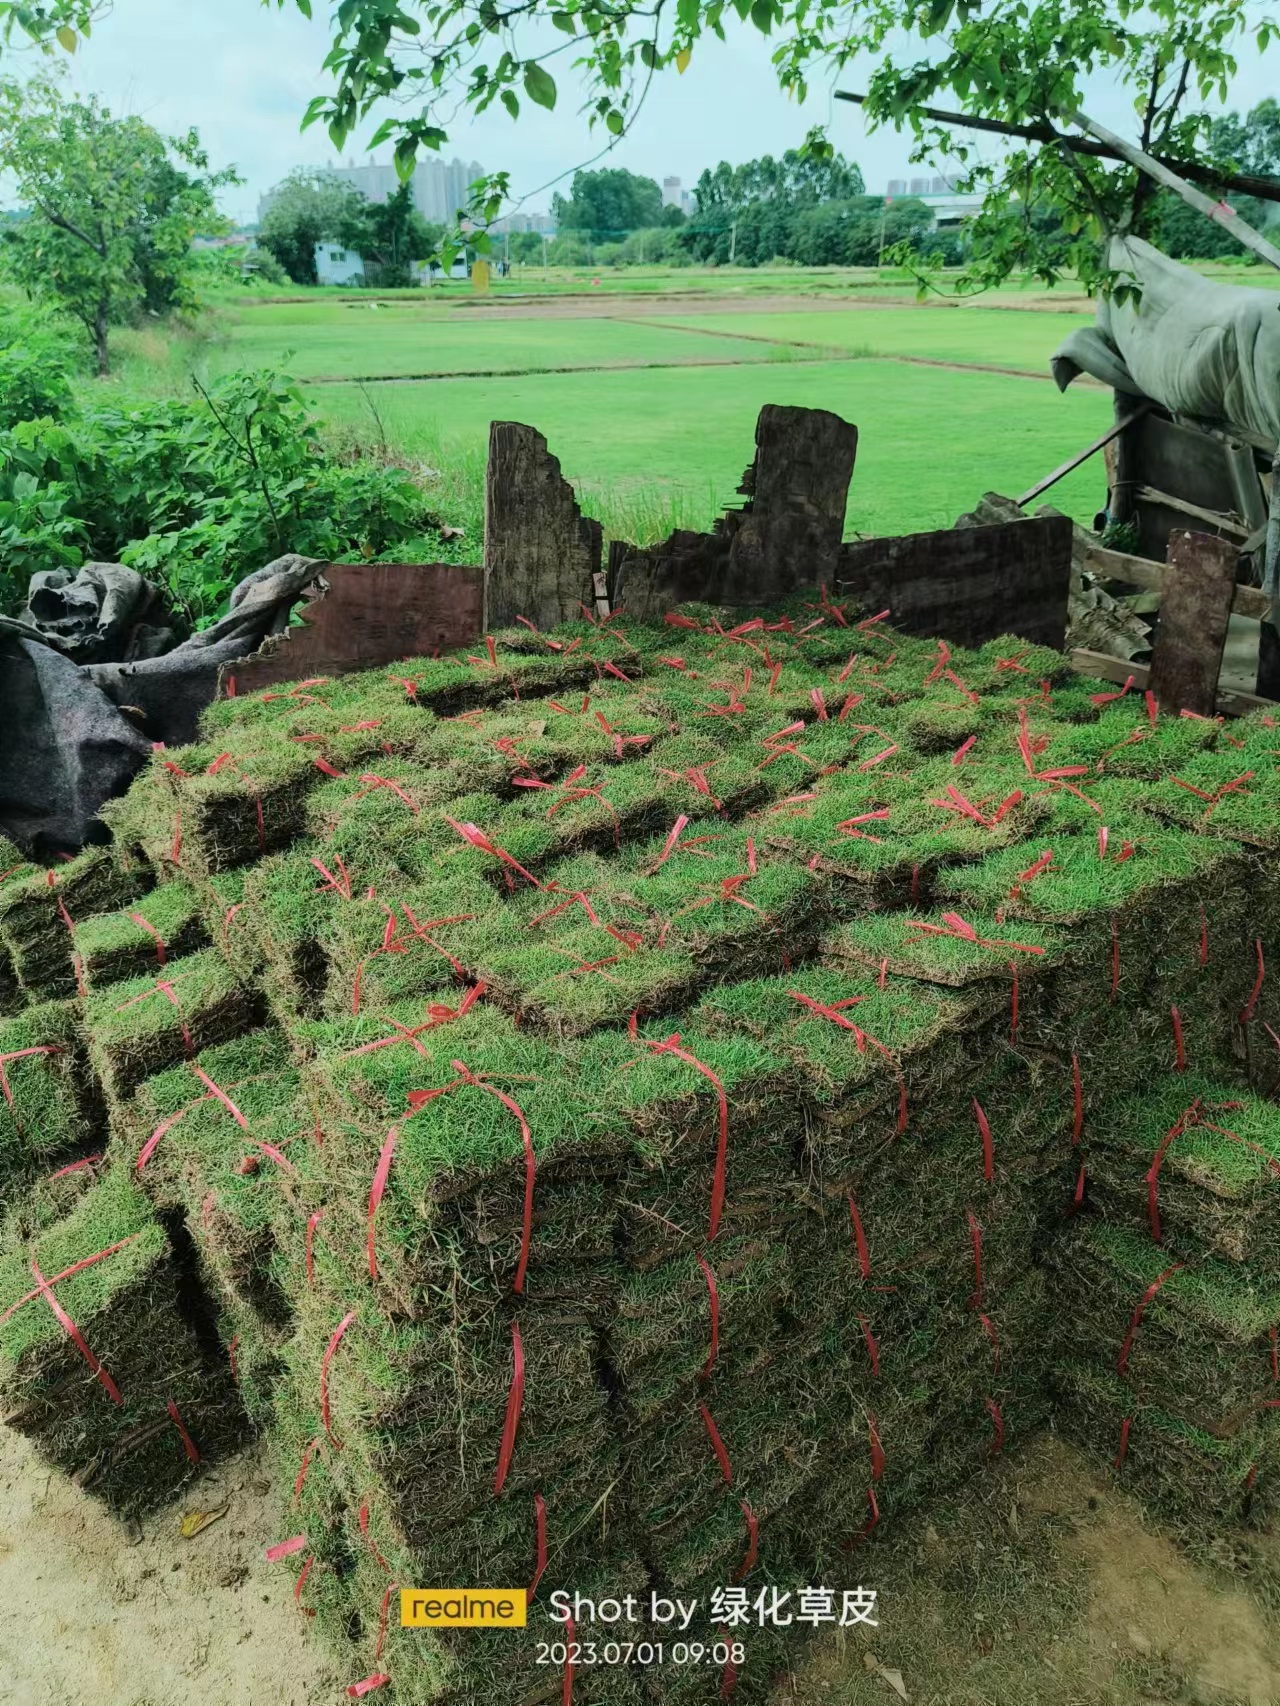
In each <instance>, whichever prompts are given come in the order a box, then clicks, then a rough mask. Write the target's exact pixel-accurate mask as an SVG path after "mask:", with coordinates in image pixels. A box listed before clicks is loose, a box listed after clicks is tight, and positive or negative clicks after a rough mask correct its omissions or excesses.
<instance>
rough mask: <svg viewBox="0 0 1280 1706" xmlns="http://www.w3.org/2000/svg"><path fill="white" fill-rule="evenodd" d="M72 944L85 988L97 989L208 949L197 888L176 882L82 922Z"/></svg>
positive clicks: (165, 884)
mask: <svg viewBox="0 0 1280 1706" xmlns="http://www.w3.org/2000/svg"><path fill="white" fill-rule="evenodd" d="M71 944H72V950H73V952H74V953H75V955H76V957H77V959H78V960H79V963H80V973H81V976H82V978H83V980H84V983H85V985H86V986H87V987H88V988H89V989H101V988H102V987H103V986H104V985H106V984H110V983H120V982H122V981H124V980H126V979H128V978H136V977H141V976H142V975H143V974H144V973H145V972H146V971H147V970H148V969H149V968H150V967H152V966H155V967H157V968H162V967H163V966H165V965H166V964H167V963H168V961H169V960H170V959H177V958H180V957H181V956H182V955H183V954H190V953H194V952H196V950H197V949H199V948H204V947H207V946H208V944H209V932H208V929H207V927H206V924H205V920H204V918H203V917H202V915H201V909H200V905H199V900H198V897H197V895H196V891H195V889H194V888H193V887H192V886H191V885H190V884H188V883H184V882H180V881H174V882H168V883H161V884H160V885H159V887H158V888H155V889H153V890H152V891H151V893H150V894H149V895H144V896H143V897H142V899H141V900H139V901H138V902H137V904H136V906H134V907H132V908H129V909H128V910H121V911H119V912H108V913H99V914H97V915H96V916H94V917H91V918H85V919H82V920H81V921H80V922H79V923H78V924H77V925H76V927H75V929H74V930H73V931H72V933H71ZM159 975H162V973H161V971H160V970H159V969H158V970H157V976H159Z"/></svg>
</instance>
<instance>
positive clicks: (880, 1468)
mask: <svg viewBox="0 0 1280 1706" xmlns="http://www.w3.org/2000/svg"><path fill="white" fill-rule="evenodd" d="M867 1443H868V1445H870V1447H871V1480H872V1483H873V1484H874V1483H875V1482H876V1481H879V1480H880V1479H881V1478H882V1477H883V1475H884V1447H883V1445H881V1443H880V1429H879V1428H878V1427H877V1426H876V1418H875V1416H874V1415H873V1413H872V1412H871V1411H870V1410H868V1411H867Z"/></svg>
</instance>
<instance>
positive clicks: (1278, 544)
mask: <svg viewBox="0 0 1280 1706" xmlns="http://www.w3.org/2000/svg"><path fill="white" fill-rule="evenodd" d="M1264 564H1265V566H1264V568H1263V571H1262V590H1263V593H1264V594H1265V595H1266V597H1268V598H1269V599H1270V600H1271V616H1270V618H1269V619H1268V620H1267V621H1264V622H1263V623H1262V625H1261V627H1260V629H1259V631H1258V680H1257V683H1256V686H1257V690H1258V692H1259V693H1260V694H1261V695H1262V697H1263V698H1264V699H1280V628H1277V626H1276V621H1277V613H1280V450H1278V451H1277V452H1276V456H1275V460H1274V461H1273V462H1272V464H1271V503H1270V511H1269V515H1268V519H1267V546H1266V557H1265V559H1264Z"/></svg>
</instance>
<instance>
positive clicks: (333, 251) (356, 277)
mask: <svg viewBox="0 0 1280 1706" xmlns="http://www.w3.org/2000/svg"><path fill="white" fill-rule="evenodd" d="M363 278H364V257H363V256H362V255H357V254H356V252H355V250H354V249H342V248H339V246H338V245H337V244H336V243H317V244H316V282H317V284H359V283H360V282H361V281H362V280H363Z"/></svg>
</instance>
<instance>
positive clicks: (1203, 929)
mask: <svg viewBox="0 0 1280 1706" xmlns="http://www.w3.org/2000/svg"><path fill="white" fill-rule="evenodd" d="M1198 959H1199V964H1200V965H1202V966H1207V965H1208V963H1209V920H1208V919H1207V918H1206V917H1205V913H1204V908H1203V907H1201V908H1200V951H1199V956H1198Z"/></svg>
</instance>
